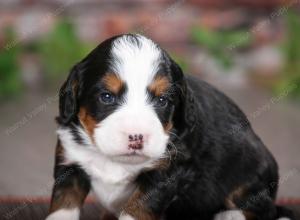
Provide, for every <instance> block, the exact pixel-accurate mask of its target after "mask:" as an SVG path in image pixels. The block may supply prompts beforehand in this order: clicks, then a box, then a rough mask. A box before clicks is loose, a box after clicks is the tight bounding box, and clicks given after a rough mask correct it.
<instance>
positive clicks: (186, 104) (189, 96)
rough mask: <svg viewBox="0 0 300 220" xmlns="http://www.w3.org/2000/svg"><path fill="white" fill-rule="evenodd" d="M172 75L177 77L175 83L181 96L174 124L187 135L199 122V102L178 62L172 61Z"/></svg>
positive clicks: (182, 133)
mask: <svg viewBox="0 0 300 220" xmlns="http://www.w3.org/2000/svg"><path fill="white" fill-rule="evenodd" d="M171 71H172V75H173V76H175V77H176V79H175V82H176V83H175V84H176V89H177V93H178V97H179V102H178V103H177V104H176V110H175V115H174V123H175V124H174V126H175V128H176V129H177V130H178V131H179V132H180V133H181V135H185V134H186V133H187V132H192V131H193V130H194V128H195V126H196V123H197V117H198V116H197V104H196V101H195V96H194V92H193V91H192V89H191V88H190V86H189V83H188V81H187V78H186V77H185V76H184V74H183V72H182V70H181V68H180V67H179V65H178V64H176V63H175V62H174V61H172V64H171Z"/></svg>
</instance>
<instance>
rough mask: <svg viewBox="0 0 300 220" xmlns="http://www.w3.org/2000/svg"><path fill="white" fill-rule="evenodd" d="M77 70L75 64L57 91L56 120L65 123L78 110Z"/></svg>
mask: <svg viewBox="0 0 300 220" xmlns="http://www.w3.org/2000/svg"><path fill="white" fill-rule="evenodd" d="M78 90H79V70H78V64H77V65H75V66H74V67H73V68H72V69H71V71H70V74H69V76H68V78H67V80H66V81H65V82H64V84H63V85H62V87H61V89H60V91H59V117H57V122H58V123H59V124H62V125H67V124H68V123H69V122H70V121H71V120H72V119H73V118H74V116H76V113H77V111H78V109H77V108H78V103H77V97H78Z"/></svg>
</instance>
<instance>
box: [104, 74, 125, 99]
mask: <svg viewBox="0 0 300 220" xmlns="http://www.w3.org/2000/svg"><path fill="white" fill-rule="evenodd" d="M102 81H103V83H104V84H105V86H106V87H107V89H108V90H109V91H111V92H113V93H114V94H118V93H119V92H120V91H121V89H122V88H123V86H124V82H123V81H122V80H121V79H120V77H118V76H117V75H116V74H114V73H110V74H106V75H105V76H104V77H103V79H102Z"/></svg>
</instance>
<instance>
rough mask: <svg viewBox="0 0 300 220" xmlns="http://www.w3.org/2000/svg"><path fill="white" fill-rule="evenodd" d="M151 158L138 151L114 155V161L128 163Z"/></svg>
mask: <svg viewBox="0 0 300 220" xmlns="http://www.w3.org/2000/svg"><path fill="white" fill-rule="evenodd" d="M149 159H150V158H149V157H147V156H145V155H142V154H138V153H136V152H132V153H128V154H121V155H117V156H113V157H112V161H115V162H119V163H127V164H139V163H144V162H146V161H148V160H149Z"/></svg>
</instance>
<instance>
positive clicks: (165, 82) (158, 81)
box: [149, 76, 170, 96]
mask: <svg viewBox="0 0 300 220" xmlns="http://www.w3.org/2000/svg"><path fill="white" fill-rule="evenodd" d="M169 87H170V81H169V79H168V78H167V77H165V76H158V77H156V78H155V79H154V80H153V82H152V83H151V84H150V85H149V90H150V91H151V92H153V93H154V95H155V96H160V95H162V94H163V93H164V92H166V91H167V89H168V88H169Z"/></svg>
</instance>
